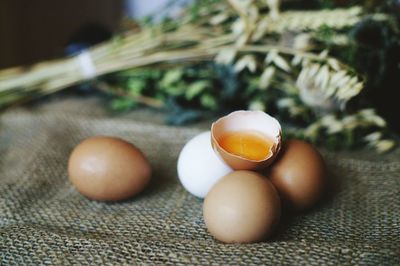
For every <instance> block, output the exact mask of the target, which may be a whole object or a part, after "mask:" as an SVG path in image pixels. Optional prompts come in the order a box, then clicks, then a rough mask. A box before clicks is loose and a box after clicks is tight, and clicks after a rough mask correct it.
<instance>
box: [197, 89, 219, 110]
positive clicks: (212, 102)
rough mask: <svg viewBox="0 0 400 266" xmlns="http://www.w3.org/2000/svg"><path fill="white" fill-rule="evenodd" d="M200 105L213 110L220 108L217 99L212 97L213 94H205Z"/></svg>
mask: <svg viewBox="0 0 400 266" xmlns="http://www.w3.org/2000/svg"><path fill="white" fill-rule="evenodd" d="M200 103H201V105H202V106H204V107H206V108H208V109H211V110H215V109H216V108H217V107H218V102H217V100H216V99H215V97H214V96H212V95H211V94H208V93H207V94H203V95H202V96H201V97H200Z"/></svg>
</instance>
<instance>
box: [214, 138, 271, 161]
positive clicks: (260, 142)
mask: <svg viewBox="0 0 400 266" xmlns="http://www.w3.org/2000/svg"><path fill="white" fill-rule="evenodd" d="M218 143H219V145H220V146H221V148H223V149H224V150H225V151H227V152H229V153H232V154H234V155H237V156H240V157H243V158H246V159H249V160H254V161H259V160H263V159H265V158H266V157H267V156H268V154H269V151H270V149H271V147H272V145H273V143H272V141H271V140H269V139H268V138H267V137H266V136H265V135H263V134H262V133H260V132H257V131H233V132H228V133H225V134H224V135H222V137H221V138H220V139H219V141H218Z"/></svg>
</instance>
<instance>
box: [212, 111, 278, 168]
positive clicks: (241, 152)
mask: <svg viewBox="0 0 400 266" xmlns="http://www.w3.org/2000/svg"><path fill="white" fill-rule="evenodd" d="M281 135H282V134H281V126H280V124H279V122H278V121H277V120H276V119H275V118H273V117H272V116H270V115H268V114H266V113H264V112H262V111H235V112H232V113H230V114H229V115H227V116H224V117H222V118H220V119H218V120H217V121H216V122H215V123H213V124H212V126H211V139H212V146H213V148H214V150H215V152H216V153H218V154H219V156H220V157H221V158H222V159H223V160H224V161H225V162H226V163H227V164H228V165H229V166H230V167H232V168H233V169H235V170H260V169H263V168H265V167H267V166H268V165H270V164H271V163H272V162H273V161H274V159H275V157H276V156H277V154H278V153H279V150H280V147H281Z"/></svg>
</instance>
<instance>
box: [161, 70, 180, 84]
mask: <svg viewBox="0 0 400 266" xmlns="http://www.w3.org/2000/svg"><path fill="white" fill-rule="evenodd" d="M182 76H183V70H182V69H180V68H177V69H172V70H169V71H167V72H166V73H165V75H164V77H163V79H162V80H161V84H162V86H163V87H167V86H169V85H171V84H174V83H176V82H178V81H180V80H181V79H182Z"/></svg>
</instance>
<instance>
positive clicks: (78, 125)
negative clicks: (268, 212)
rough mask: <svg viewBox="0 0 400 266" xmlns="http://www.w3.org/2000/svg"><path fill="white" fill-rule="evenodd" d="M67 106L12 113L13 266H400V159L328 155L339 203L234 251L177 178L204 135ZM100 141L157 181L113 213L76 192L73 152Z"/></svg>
mask: <svg viewBox="0 0 400 266" xmlns="http://www.w3.org/2000/svg"><path fill="white" fill-rule="evenodd" d="M68 104H69V105H71V106H72V108H69V109H68V108H66V109H65V108H64V107H65V106H64V107H60V106H58V105H57V104H55V105H52V106H51V107H47V108H37V109H34V110H30V111H29V110H11V111H8V112H6V113H3V114H2V115H1V125H0V127H1V128H0V152H1V154H0V162H1V164H0V171H1V172H0V259H1V263H2V264H3V265H21V264H31V265H32V264H33V265H39V264H46V265H47V264H55V265H60V264H77V265H103V264H105V265H117V264H129V265H131V264H158V265H164V264H201V265H206V264H233V265H240V264H241V265H250V264H269V265H281V264H285V265H297V264H304V265H339V264H340V265H346V264H361V265H399V264H400V161H399V159H400V156H399V153H398V152H394V153H392V154H391V155H388V156H386V157H381V156H378V155H376V154H372V155H368V156H367V155H366V154H364V153H362V152H361V153H343V152H341V153H332V152H324V156H325V157H326V160H327V162H328V165H329V168H330V170H331V172H333V173H334V177H335V179H337V180H338V181H340V182H339V183H340V186H339V189H338V190H337V192H336V194H334V195H333V197H331V198H329V199H328V200H326V201H325V202H323V203H322V204H320V205H319V206H317V207H316V208H314V209H313V210H312V211H310V212H307V213H302V214H299V215H295V216H293V217H286V218H284V220H283V222H282V224H281V227H280V229H279V231H278V232H277V234H276V235H275V236H274V237H273V238H272V239H269V240H268V241H265V242H264V243H257V244H247V245H240V244H229V245H227V244H222V243H219V242H217V241H215V240H214V239H213V238H212V237H211V236H210V235H209V234H208V233H207V230H206V228H205V226H204V222H203V219H202V201H201V200H199V199H197V198H195V197H193V196H191V195H190V194H188V193H187V192H186V191H185V190H184V189H183V188H182V186H181V185H180V184H179V182H178V180H177V176H176V159H177V156H178V154H179V151H180V149H181V148H182V146H183V145H184V143H185V142H186V141H187V140H188V139H190V138H191V137H192V136H194V135H196V134H197V133H199V132H200V131H201V130H202V129H201V128H195V127H192V128H173V127H167V126H164V125H160V123H159V122H160V121H161V120H160V119H159V118H160V115H159V114H158V115H156V116H153V115H151V114H149V113H145V114H143V113H140V112H137V113H133V114H131V116H129V117H128V116H121V117H110V116H108V115H104V114H103V113H101V112H97V111H96V112H94V111H89V112H87V111H88V110H95V109H93V106H91V105H92V104H93V103H90V104H87V103H82V102H78V104H76V103H75V104H74V103H68ZM68 104H67V105H68ZM88 106H90V108H89V107H88ZM85 108H86V109H85ZM82 110H83V111H82ZM85 110H86V111H85ZM96 110H101V108H100V109H99V108H98V109H96ZM150 120H151V121H150ZM98 134H102V135H113V136H119V137H122V138H125V139H127V140H129V141H131V142H133V143H135V144H136V145H137V146H138V147H140V148H141V149H142V150H143V151H144V152H145V153H146V155H147V156H148V157H149V159H150V161H151V164H152V166H153V169H154V172H155V173H154V178H153V182H152V184H151V185H150V187H149V188H148V189H147V190H146V192H145V193H143V194H141V195H140V196H138V197H135V198H133V199H131V200H128V201H124V202H118V203H104V202H96V201H91V200H88V199H87V198H85V197H83V196H81V195H80V194H79V193H78V192H77V191H76V190H75V189H74V188H73V187H72V186H71V185H70V183H69V182H68V178H67V171H66V166H67V159H68V156H69V153H70V152H71V150H72V148H73V147H74V146H75V145H76V144H77V143H78V142H79V141H81V140H82V139H84V138H86V137H90V136H93V135H98Z"/></svg>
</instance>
